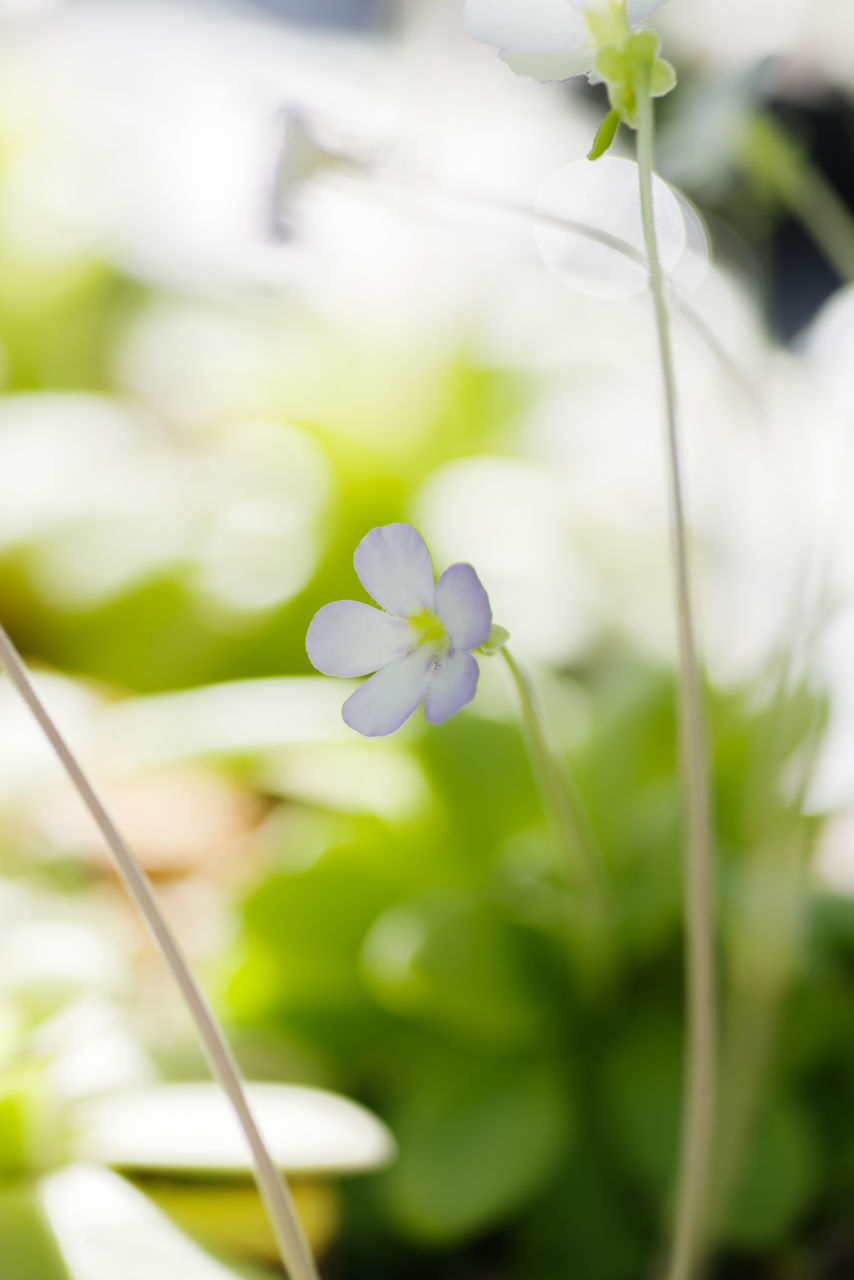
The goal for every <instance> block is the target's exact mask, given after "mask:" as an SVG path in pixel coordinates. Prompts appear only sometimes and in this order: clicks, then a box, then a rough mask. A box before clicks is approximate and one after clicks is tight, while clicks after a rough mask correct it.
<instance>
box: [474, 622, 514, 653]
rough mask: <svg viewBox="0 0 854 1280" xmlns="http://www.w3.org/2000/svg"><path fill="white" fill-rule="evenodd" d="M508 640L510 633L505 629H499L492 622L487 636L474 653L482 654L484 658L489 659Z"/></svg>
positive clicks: (495, 623)
mask: <svg viewBox="0 0 854 1280" xmlns="http://www.w3.org/2000/svg"><path fill="white" fill-rule="evenodd" d="M509 639H510V632H509V631H508V630H507V628H506V627H500V626H499V625H498V623H497V622H493V624H492V626H491V627H490V628H489V635H488V636H487V637H486V639H485V640H484V642H483V644H482V645H481V646H480V648H479V649H477V650H476V652H477V653H482V654H483V656H484V657H485V658H491V657H492V656H493V654H496V653H497V652H498V650H499V649H503V648H504V646H505V645H506V643H507V641H508V640H509Z"/></svg>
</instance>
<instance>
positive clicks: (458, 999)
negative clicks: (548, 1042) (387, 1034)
mask: <svg viewBox="0 0 854 1280" xmlns="http://www.w3.org/2000/svg"><path fill="white" fill-rule="evenodd" d="M532 961H533V956H532V955H531V953H530V952H526V950H525V947H524V931H523V930H520V929H516V928H513V927H511V926H510V925H508V924H507V923H506V922H504V921H502V919H501V917H500V916H498V915H497V914H496V913H495V912H494V911H490V909H489V908H488V906H487V905H485V904H484V903H483V902H482V901H481V900H479V899H478V898H475V897H473V896H471V895H468V894H452V893H445V894H434V895H432V896H431V897H429V898H426V899H420V900H416V901H411V902H408V903H401V904H399V905H396V906H394V907H392V908H390V909H389V910H388V911H387V912H385V913H384V914H383V915H382V916H380V918H379V919H378V920H377V921H376V923H375V924H374V926H373V928H372V929H371V932H370V933H369V934H368V937H367V939H366V940H365V946H364V948H363V951H362V965H363V968H364V970H365V973H366V976H367V978H368V981H369V982H370V984H371V989H372V990H373V991H374V992H375V993H376V995H377V998H378V999H379V1000H380V1001H381V1002H382V1003H383V1004H384V1005H386V1006H387V1007H388V1008H389V1009H391V1010H392V1011H394V1012H396V1013H399V1014H403V1015H404V1016H405V1017H409V1018H416V1019H418V1020H420V1021H424V1022H426V1023H428V1024H433V1025H438V1026H441V1027H443V1028H444V1029H445V1030H446V1031H451V1032H453V1033H455V1034H456V1035H459V1036H461V1037H464V1038H465V1039H471V1040H474V1041H480V1042H485V1043H491V1044H503V1045H507V1044H514V1043H518V1042H519V1041H525V1040H530V1039H531V1038H532V1037H534V1036H536V1034H537V1032H538V1031H541V1030H542V1028H543V1025H544V1022H547V1021H548V1018H549V1013H550V1010H549V1009H548V1008H547V1007H544V1005H543V1002H542V999H541V988H540V986H539V983H538V981H537V978H538V974H537V972H536V970H535V969H534V967H533V963H532Z"/></svg>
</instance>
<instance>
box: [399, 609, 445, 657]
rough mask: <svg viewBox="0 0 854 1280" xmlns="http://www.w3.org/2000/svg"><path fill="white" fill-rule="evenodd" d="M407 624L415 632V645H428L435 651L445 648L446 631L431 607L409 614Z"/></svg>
mask: <svg viewBox="0 0 854 1280" xmlns="http://www.w3.org/2000/svg"><path fill="white" fill-rule="evenodd" d="M409 624H410V626H411V627H412V629H413V631H414V632H415V643H416V645H428V646H429V647H430V648H431V649H434V650H435V651H436V652H439V651H441V650H442V649H447V647H448V645H449V643H450V642H449V640H448V633H447V631H446V630H445V628H444V626H443V625H442V621H441V619H440V618H439V617H438V615H437V614H435V613H434V612H433V610H432V609H419V611H418V613H412V614H410V615H409Z"/></svg>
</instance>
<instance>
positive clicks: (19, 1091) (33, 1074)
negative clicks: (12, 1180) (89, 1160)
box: [0, 1065, 66, 1176]
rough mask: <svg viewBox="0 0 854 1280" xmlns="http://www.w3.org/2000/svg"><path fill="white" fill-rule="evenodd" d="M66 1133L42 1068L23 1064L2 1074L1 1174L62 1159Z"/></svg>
mask: <svg viewBox="0 0 854 1280" xmlns="http://www.w3.org/2000/svg"><path fill="white" fill-rule="evenodd" d="M65 1136H66V1134H65V1128H64V1125H63V1122H62V1120H61V1118H60V1116H59V1115H58V1112H57V1104H56V1100H55V1099H54V1097H53V1096H52V1094H51V1091H50V1088H49V1086H48V1083H47V1079H46V1077H45V1074H44V1072H43V1071H41V1070H39V1068H37V1067H36V1066H32V1065H31V1066H20V1067H17V1068H12V1069H10V1070H8V1071H5V1072H3V1073H2V1075H0V1174H6V1175H7V1176H9V1175H18V1176H20V1175H21V1174H26V1173H27V1172H35V1171H37V1170H41V1169H45V1168H50V1167H51V1166H52V1165H54V1164H56V1163H57V1162H58V1161H59V1160H60V1159H61V1156H62V1154H63V1147H64V1138H65Z"/></svg>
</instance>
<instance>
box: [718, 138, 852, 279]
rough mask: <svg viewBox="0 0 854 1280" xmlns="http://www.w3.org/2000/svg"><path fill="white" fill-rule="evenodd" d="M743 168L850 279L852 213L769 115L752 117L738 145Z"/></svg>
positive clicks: (840, 273) (840, 271)
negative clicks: (783, 206) (774, 197)
mask: <svg viewBox="0 0 854 1280" xmlns="http://www.w3.org/2000/svg"><path fill="white" fill-rule="evenodd" d="M741 161H742V164H743V165H744V167H745V169H746V171H747V172H748V173H749V174H750V175H752V176H758V177H760V178H761V179H762V180H763V181H764V182H765V183H767V184H768V186H770V188H771V189H772V190H773V191H774V193H775V194H776V195H777V197H778V198H779V199H780V200H781V201H782V203H783V204H785V205H786V206H787V207H788V208H789V209H790V210H791V212H792V213H794V214H795V216H796V217H797V218H799V219H800V221H801V223H802V224H803V226H804V229H805V230H806V231H807V233H808V234H809V236H810V238H811V239H812V241H813V243H814V244H815V245H816V247H817V248H818V249H819V250H820V251H821V252H822V253H823V254H824V256H825V257H826V258H827V260H828V262H830V263H831V264H832V266H833V267H835V269H836V270H837V271H838V272H839V275H840V276H841V277H842V279H843V280H845V281H847V282H848V283H854V217H852V214H851V210H850V209H849V208H848V206H847V205H846V204H845V203H844V201H842V200H841V199H840V198H839V196H838V195H837V193H836V191H835V190H834V189H833V187H832V186H831V185H830V183H829V182H828V181H827V179H826V178H825V177H824V174H823V173H822V172H821V170H820V169H818V168H817V167H816V166H815V165H814V164H811V163H810V160H809V158H808V156H807V155H806V153H805V152H804V151H803V150H802V148H801V147H800V145H799V144H798V143H797V142H796V141H794V140H793V139H792V138H791V137H790V136H789V134H788V133H786V131H785V129H783V127H782V126H781V125H779V124H778V123H777V122H776V121H775V120H774V119H773V118H772V117H771V116H770V115H764V114H757V115H755V116H753V117H752V119H751V120H750V122H749V123H748V125H747V128H746V129H745V132H744V138H743V140H742V144H741Z"/></svg>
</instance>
